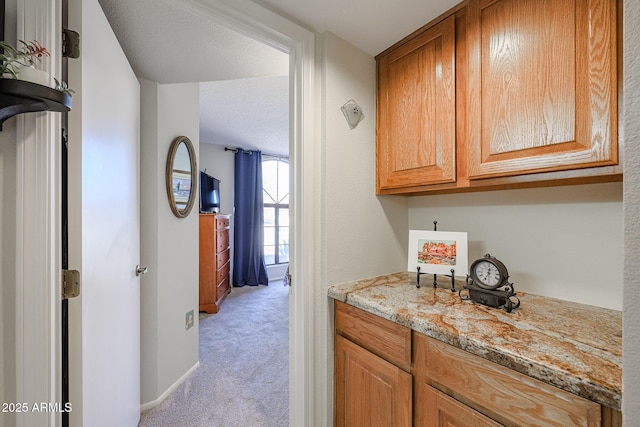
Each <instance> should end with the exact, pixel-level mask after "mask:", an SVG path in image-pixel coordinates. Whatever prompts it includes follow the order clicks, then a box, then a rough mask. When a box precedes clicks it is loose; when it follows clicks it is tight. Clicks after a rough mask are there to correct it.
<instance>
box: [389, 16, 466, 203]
mask: <svg viewBox="0 0 640 427" xmlns="http://www.w3.org/2000/svg"><path fill="white" fill-rule="evenodd" d="M455 95H456V93H455V18H454V17H453V16H451V17H449V18H447V19H445V20H444V21H443V22H441V23H439V24H438V25H435V26H433V27H431V28H430V29H428V30H427V31H425V32H423V33H421V34H420V35H418V36H417V37H415V38H413V39H412V40H410V41H408V42H407V43H405V44H403V45H402V46H400V47H399V48H397V49H394V50H393V51H391V52H389V53H388V54H386V55H384V56H382V57H380V58H378V105H377V107H378V117H377V141H378V145H377V168H378V171H377V177H378V182H377V190H378V192H380V190H384V189H394V188H402V187H411V186H416V185H424V184H438V183H448V182H455V180H456V159H455V144H456V132H455V130H456V120H455V119H456V115H455Z"/></svg>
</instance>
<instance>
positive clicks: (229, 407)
mask: <svg viewBox="0 0 640 427" xmlns="http://www.w3.org/2000/svg"><path fill="white" fill-rule="evenodd" d="M288 334H289V288H288V287H285V286H283V285H282V282H273V283H271V284H270V285H269V286H258V287H251V286H245V287H242V288H231V294H229V295H228V296H227V299H226V300H225V301H224V303H223V304H222V307H221V309H220V312H219V313H218V314H214V315H207V314H204V313H201V314H200V367H199V368H198V369H197V370H196V371H195V372H194V373H193V374H192V375H191V376H190V377H189V378H188V379H187V380H186V381H185V382H184V383H183V384H181V385H180V387H179V388H178V389H177V390H176V391H174V392H173V393H172V394H171V395H170V396H169V397H167V398H166V399H165V400H164V401H163V402H162V403H161V404H160V405H158V406H156V407H155V408H152V409H150V410H149V411H147V412H145V413H143V414H142V416H141V419H140V424H139V426H142V427H161V426H172V427H173V426H181V427H183V426H184V427H205V426H206V427H210V426H214V427H218V426H220V427H235V426H238V427H254V426H255V427H258V426H268V427H285V426H288V423H289V357H288V354H289V335H288Z"/></svg>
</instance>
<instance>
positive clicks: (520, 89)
mask: <svg viewBox="0 0 640 427" xmlns="http://www.w3.org/2000/svg"><path fill="white" fill-rule="evenodd" d="M466 35H467V51H468V58H469V64H468V73H467V75H468V97H467V107H468V111H467V114H466V120H467V137H468V148H469V177H470V178H471V179H476V178H487V177H496V176H507V175H520V174H526V173H531V172H539V171H558V170H568V169H576V168H587V167H594V166H609V165H615V164H617V163H618V138H617V127H618V120H617V108H618V107H617V106H618V99H617V66H616V46H617V43H616V2H615V0H589V1H575V0H498V1H496V0H470V1H469V3H468V6H467V33H466Z"/></svg>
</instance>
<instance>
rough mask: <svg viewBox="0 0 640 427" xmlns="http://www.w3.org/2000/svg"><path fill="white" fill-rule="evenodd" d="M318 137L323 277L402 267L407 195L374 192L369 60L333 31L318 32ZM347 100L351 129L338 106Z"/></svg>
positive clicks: (339, 279)
mask: <svg viewBox="0 0 640 427" xmlns="http://www.w3.org/2000/svg"><path fill="white" fill-rule="evenodd" d="M320 43H321V46H320V48H319V53H320V55H323V58H322V60H323V61H322V62H321V63H323V64H324V69H323V72H324V77H323V78H324V84H323V86H322V87H323V94H322V97H321V99H322V114H323V116H324V117H323V121H322V133H323V135H322V140H323V147H324V193H325V197H326V202H325V204H324V211H325V227H326V251H327V267H326V268H327V282H328V283H329V284H335V283H341V282H345V281H350V280H355V279H361V278H365V277H372V276H377V275H380V274H385V273H390V272H395V271H400V270H405V269H406V263H407V259H406V251H407V239H408V233H407V230H408V223H407V198H405V197H397V196H394V197H387V196H376V194H375V190H376V187H375V185H376V175H375V174H376V170H375V164H376V160H375V154H376V64H375V60H374V58H373V57H372V56H371V55H369V54H367V53H364V52H362V51H360V50H358V49H357V48H355V47H354V46H352V45H350V44H348V43H347V42H345V41H343V40H342V39H340V38H338V37H337V36H335V35H333V34H330V33H325V34H323V35H322V36H321V40H320ZM349 99H354V100H355V101H356V102H357V103H358V105H360V107H362V111H363V112H364V114H365V119H364V120H363V121H362V122H360V124H359V125H358V127H356V128H355V129H353V130H350V129H349V125H348V124H347V121H346V120H345V118H344V115H343V114H342V111H341V110H340V107H341V106H342V105H344V103H345V102H347V101H348V100H349Z"/></svg>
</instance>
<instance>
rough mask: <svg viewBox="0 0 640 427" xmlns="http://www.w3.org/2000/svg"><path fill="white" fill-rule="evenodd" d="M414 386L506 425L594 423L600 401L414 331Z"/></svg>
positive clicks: (594, 424) (598, 419) (596, 420)
mask: <svg viewBox="0 0 640 427" xmlns="http://www.w3.org/2000/svg"><path fill="white" fill-rule="evenodd" d="M414 349H415V360H414V364H415V365H414V366H415V371H416V377H417V378H416V381H417V384H420V385H422V384H423V383H424V384H428V385H430V386H433V387H435V388H437V389H439V390H441V391H443V392H445V393H447V394H449V395H451V396H452V397H454V398H455V399H456V400H458V401H460V402H463V403H464V404H466V405H468V406H470V407H472V408H473V409H475V410H477V411H478V412H480V413H483V414H484V415H486V416H489V417H490V418H492V419H494V420H496V421H498V422H500V423H502V424H505V425H509V426H530V425H536V426H563V427H564V426H597V425H600V405H598V404H596V403H594V402H590V401H588V400H586V399H583V398H581V397H579V396H576V395H573V394H571V393H568V392H566V391H564V390H560V389H559V388H556V387H553V386H550V385H548V384H545V383H543V382H541V381H538V380H536V379H534V378H531V377H528V376H526V375H523V374H521V373H519V372H515V371H513V370H511V369H508V368H505V367H503V366H500V365H498V364H496V363H493V362H490V361H488V360H485V359H483V358H481V357H478V356H475V355H472V354H470V353H467V352H465V351H463V350H460V349H458V348H456V347H453V346H451V345H448V344H445V343H443V342H441V341H438V340H435V339H432V338H429V337H426V336H425V335H422V334H419V333H414Z"/></svg>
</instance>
